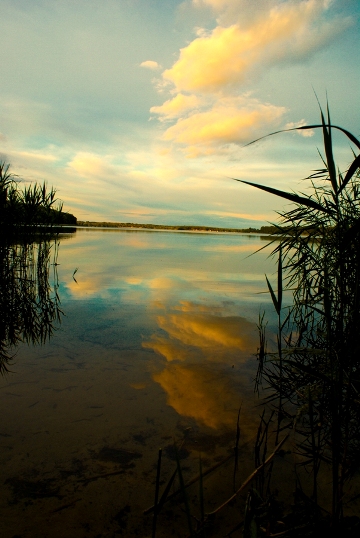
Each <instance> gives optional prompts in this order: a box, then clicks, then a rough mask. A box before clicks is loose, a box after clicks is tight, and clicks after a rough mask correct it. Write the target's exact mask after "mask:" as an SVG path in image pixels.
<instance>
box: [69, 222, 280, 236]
mask: <svg viewBox="0 0 360 538" xmlns="http://www.w3.org/2000/svg"><path fill="white" fill-rule="evenodd" d="M77 224H78V226H86V227H90V228H144V229H148V230H179V231H181V230H183V231H199V232H234V233H236V232H237V233H257V234H273V233H276V231H277V227H276V226H261V228H218V227H215V226H196V225H189V226H184V225H178V226H170V225H166V224H138V223H135V222H92V221H88V220H86V221H77Z"/></svg>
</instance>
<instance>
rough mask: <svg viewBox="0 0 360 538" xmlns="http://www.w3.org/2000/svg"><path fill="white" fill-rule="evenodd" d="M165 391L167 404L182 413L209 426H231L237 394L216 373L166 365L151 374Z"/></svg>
mask: <svg viewBox="0 0 360 538" xmlns="http://www.w3.org/2000/svg"><path fill="white" fill-rule="evenodd" d="M153 379H154V381H156V382H157V383H159V384H160V385H161V387H162V388H163V389H164V391H165V392H166V393H167V403H168V405H170V406H171V407H173V408H174V409H175V411H176V412H177V413H179V414H180V415H183V416H187V417H192V418H194V419H195V420H197V421H200V422H202V423H203V424H205V425H206V426H209V427H210V428H219V427H221V426H234V424H236V414H237V409H238V406H239V400H240V398H241V395H239V394H238V392H237V391H235V390H234V388H230V387H229V381H228V379H227V378H226V377H225V376H222V377H221V376H220V375H219V372H217V371H211V370H207V369H204V368H202V367H201V366H195V365H191V366H184V365H179V364H171V365H168V366H167V367H166V368H165V369H164V370H163V371H162V372H161V373H159V374H154V375H153Z"/></svg>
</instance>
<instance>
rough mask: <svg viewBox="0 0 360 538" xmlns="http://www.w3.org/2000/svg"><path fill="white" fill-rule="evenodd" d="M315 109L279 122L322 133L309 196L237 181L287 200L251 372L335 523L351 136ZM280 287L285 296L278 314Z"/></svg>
mask: <svg viewBox="0 0 360 538" xmlns="http://www.w3.org/2000/svg"><path fill="white" fill-rule="evenodd" d="M320 113H321V123H320V124H316V125H309V126H303V127H298V128H295V129H289V130H290V131H291V130H304V129H320V130H321V131H322V135H323V146H324V155H323V156H321V159H322V167H321V168H320V169H319V170H316V171H315V172H314V173H312V174H311V175H310V176H308V178H307V179H308V180H309V181H310V186H311V188H312V193H311V194H310V195H297V194H294V193H290V192H285V191H280V190H277V189H274V188H271V187H267V186H264V185H258V184H255V183H250V182H248V181H242V182H243V183H246V184H249V185H252V186H254V187H256V188H259V189H262V190H264V191H266V192H269V193H271V194H274V195H276V196H280V197H282V198H284V199H286V200H289V201H291V202H293V203H294V206H293V207H292V208H291V209H290V210H288V211H284V212H281V213H280V214H279V215H280V220H279V222H278V223H277V224H276V226H277V234H276V241H275V238H274V242H273V245H274V250H273V254H274V255H277V256H278V258H279V265H278V283H277V290H276V289H275V290H274V289H273V287H272V286H271V284H270V282H269V280H268V279H267V282H268V286H269V291H270V294H271V297H272V301H273V304H274V307H275V310H276V312H277V314H278V335H277V346H276V347H277V349H275V351H274V352H269V351H268V350H266V349H264V342H265V336H264V330H265V328H264V322H263V320H262V321H261V323H260V329H261V331H260V335H261V345H260V349H261V355H262V356H261V357H260V359H261V360H260V361H259V366H260V370H259V373H258V378H257V380H258V383H260V381H261V379H263V380H264V381H265V382H266V383H267V385H268V388H270V389H271V390H270V395H269V396H268V397H267V401H268V402H269V403H270V404H271V405H272V406H273V408H274V409H275V411H276V413H277V415H278V430H279V429H280V427H281V429H284V428H287V427H288V428H292V429H293V430H294V431H295V432H296V434H295V443H296V444H295V451H296V452H297V453H298V454H299V455H300V456H301V463H302V464H303V465H305V466H306V467H307V468H308V469H309V470H310V472H311V473H312V477H313V488H312V496H313V500H314V501H315V502H320V500H319V490H318V476H319V470H320V468H324V467H325V468H328V469H330V472H331V484H332V524H333V526H334V527H335V528H336V526H337V525H338V524H339V522H341V519H342V517H343V507H344V493H345V486H346V483H347V481H349V480H350V479H351V477H353V476H354V474H355V472H356V471H357V470H358V469H359V467H360V338H359V335H360V174H359V167H360V155H359V150H360V142H359V141H358V140H357V138H356V137H355V136H353V135H352V134H351V133H350V132H349V131H347V130H346V129H343V128H342V127H339V126H336V125H332V124H331V120H330V113H329V107H328V106H327V114H326V118H325V115H324V113H323V111H322V110H321V107H320ZM334 130H336V131H339V132H340V133H342V134H343V135H344V136H345V137H346V138H347V139H348V140H349V141H350V143H351V144H352V146H353V157H352V161H351V163H350V165H349V167H348V169H347V170H346V172H345V173H342V172H341V171H340V170H339V169H338V168H337V167H336V164H335V160H334V154H333V140H332V136H333V132H334ZM279 132H281V131H279ZM272 134H277V133H272ZM237 181H241V180H237ZM283 287H284V289H288V290H291V293H292V299H293V301H292V305H291V306H290V307H287V308H286V311H285V312H284V315H283V318H282V317H281V316H282V310H284V307H283V306H282V299H281V296H282V289H283Z"/></svg>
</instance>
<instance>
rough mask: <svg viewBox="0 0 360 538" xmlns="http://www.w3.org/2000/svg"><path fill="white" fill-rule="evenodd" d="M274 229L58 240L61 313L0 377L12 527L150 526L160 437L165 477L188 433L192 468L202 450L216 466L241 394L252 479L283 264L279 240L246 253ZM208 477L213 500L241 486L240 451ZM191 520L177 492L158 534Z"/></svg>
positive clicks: (4, 501)
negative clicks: (236, 466)
mask: <svg viewBox="0 0 360 538" xmlns="http://www.w3.org/2000/svg"><path fill="white" fill-rule="evenodd" d="M265 244H266V241H265V240H264V239H261V238H260V237H257V236H247V235H238V234H200V233H171V232H149V231H148V232H146V231H138V230H128V231H119V230H99V229H88V230H86V229H78V231H77V232H76V233H75V234H74V235H72V236H71V237H64V238H62V239H61V240H60V246H59V255H58V260H57V263H58V264H59V265H58V266H57V267H56V269H57V276H58V281H59V289H58V293H59V297H60V301H61V309H62V310H63V312H64V316H63V317H62V322H61V325H59V326H58V329H57V330H56V331H55V333H54V335H53V336H52V338H51V339H50V341H49V342H48V343H46V344H45V345H42V346H33V345H26V344H22V345H20V346H19V347H18V348H17V350H16V356H15V358H14V360H13V363H12V365H11V368H10V369H11V370H12V372H13V373H10V374H9V375H7V376H6V377H5V378H1V379H0V405H1V417H2V420H1V427H0V446H1V454H2V461H3V462H5V465H4V463H3V465H2V471H1V474H2V477H1V478H2V484H3V487H2V488H1V492H0V505H1V513H2V514H3V515H2V517H1V521H0V530H1V536H3V537H4V538H6V537H9V538H12V537H15V536H18V537H23V538H25V537H26V538H30V537H41V536H44V537H45V536H46V537H49V538H50V537H51V538H53V537H54V538H57V537H59V538H60V537H76V538H78V537H100V536H101V537H105V536H106V537H110V536H111V537H112V536H151V521H152V520H151V515H150V516H149V515H147V516H144V515H143V511H144V509H146V508H147V507H148V506H150V505H152V504H153V500H154V484H155V476H156V461H157V457H158V449H159V448H160V447H161V448H162V449H163V465H162V478H161V484H162V486H161V487H162V488H164V487H165V484H166V482H167V480H168V479H169V478H170V476H171V474H172V472H173V470H174V466H176V462H175V461H174V459H175V458H174V450H173V442H174V439H175V440H176V441H177V443H178V445H179V446H181V449H180V455H181V458H182V462H183V464H184V473H185V479H186V480H187V479H190V478H192V477H193V476H194V475H196V474H197V472H198V456H199V453H201V454H202V459H203V466H204V468H207V467H210V466H211V465H213V464H214V463H216V462H219V461H221V460H222V459H223V458H225V457H226V456H227V455H228V454H229V453H230V452H231V451H232V447H233V446H234V442H235V432H236V420H237V414H238V410H239V407H240V405H242V407H241V446H242V451H241V456H240V460H241V462H242V467H241V466H240V467H241V469H242V470H240V475H239V480H240V479H241V477H242V476H246V475H247V474H249V472H251V469H252V466H253V463H252V460H251V459H249V458H251V447H252V446H253V439H254V435H255V433H256V430H257V426H258V415H259V412H260V411H259V409H256V408H255V407H254V395H253V378H254V373H255V371H256V359H255V358H254V353H256V348H257V343H258V336H257V328H256V324H257V321H258V316H259V312H260V311H261V310H262V309H264V308H265V309H266V310H267V312H268V314H269V316H270V317H271V314H272V308H271V305H270V303H269V297H268V295H267V293H266V282H265V277H264V273H267V274H268V275H269V276H270V277H272V278H274V277H273V273H274V271H275V266H274V262H273V261H271V260H269V259H267V256H268V254H269V250H263V251H261V252H260V253H258V254H256V255H255V256H251V257H248V256H249V255H250V254H251V253H253V252H254V251H255V250H257V249H258V248H260V247H262V246H264V245H265ZM75 269H77V271H76V273H75V275H74V277H73V274H74V271H75ZM75 279H76V280H75ZM204 486H205V494H206V499H207V500H206V502H207V503H208V505H207V506H206V509H207V510H210V509H213V508H215V507H216V506H217V505H218V504H221V502H222V501H223V500H224V499H225V498H226V497H227V496H229V495H228V494H229V493H230V495H231V493H232V489H231V488H232V470H231V466H230V467H229V466H226V465H225V466H223V467H221V472H220V474H219V472H218V473H217V474H216V475H215V477H214V476H212V475H210V476H209V478H207V481H206V482H205V484H204ZM190 495H195V496H196V495H197V493H196V492H195V493H190ZM224 517H225V519H226V518H228V515H226V514H225V516H224ZM183 520H184V521H183ZM219 524H220V523H219ZM222 524H223V523H222ZM186 528H187V527H186V518H184V515H183V513H182V512H181V510H180V512H179V510H178V509H177V506H172V505H171V503H169V504H168V508H167V509H165V508H164V513H163V514H160V515H159V520H158V532H157V536H186V532H187V531H186ZM214 532H216V531H214ZM214 535H216V534H214Z"/></svg>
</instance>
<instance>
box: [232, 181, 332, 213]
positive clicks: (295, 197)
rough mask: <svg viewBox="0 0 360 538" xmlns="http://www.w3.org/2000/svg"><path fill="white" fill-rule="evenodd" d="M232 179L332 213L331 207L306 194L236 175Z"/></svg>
mask: <svg viewBox="0 0 360 538" xmlns="http://www.w3.org/2000/svg"><path fill="white" fill-rule="evenodd" d="M231 179H233V180H234V181H239V182H240V183H245V184H246V185H251V186H252V187H256V188H257V189H261V190H263V191H265V192H269V193H270V194H275V195H276V196H280V197H281V198H285V199H286V200H290V202H295V203H296V204H302V205H305V206H307V207H311V208H312V209H317V210H318V211H323V212H324V213H330V211H329V209H327V208H326V207H323V206H322V205H320V204H319V203H318V202H315V201H314V200H312V199H311V198H305V197H304V196H299V195H298V194H293V193H291V192H285V191H280V190H279V189H274V188H272V187H267V186H265V185H259V184H258V183H252V182H251V181H245V180H243V179H236V178H234V177H233V178H231Z"/></svg>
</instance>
